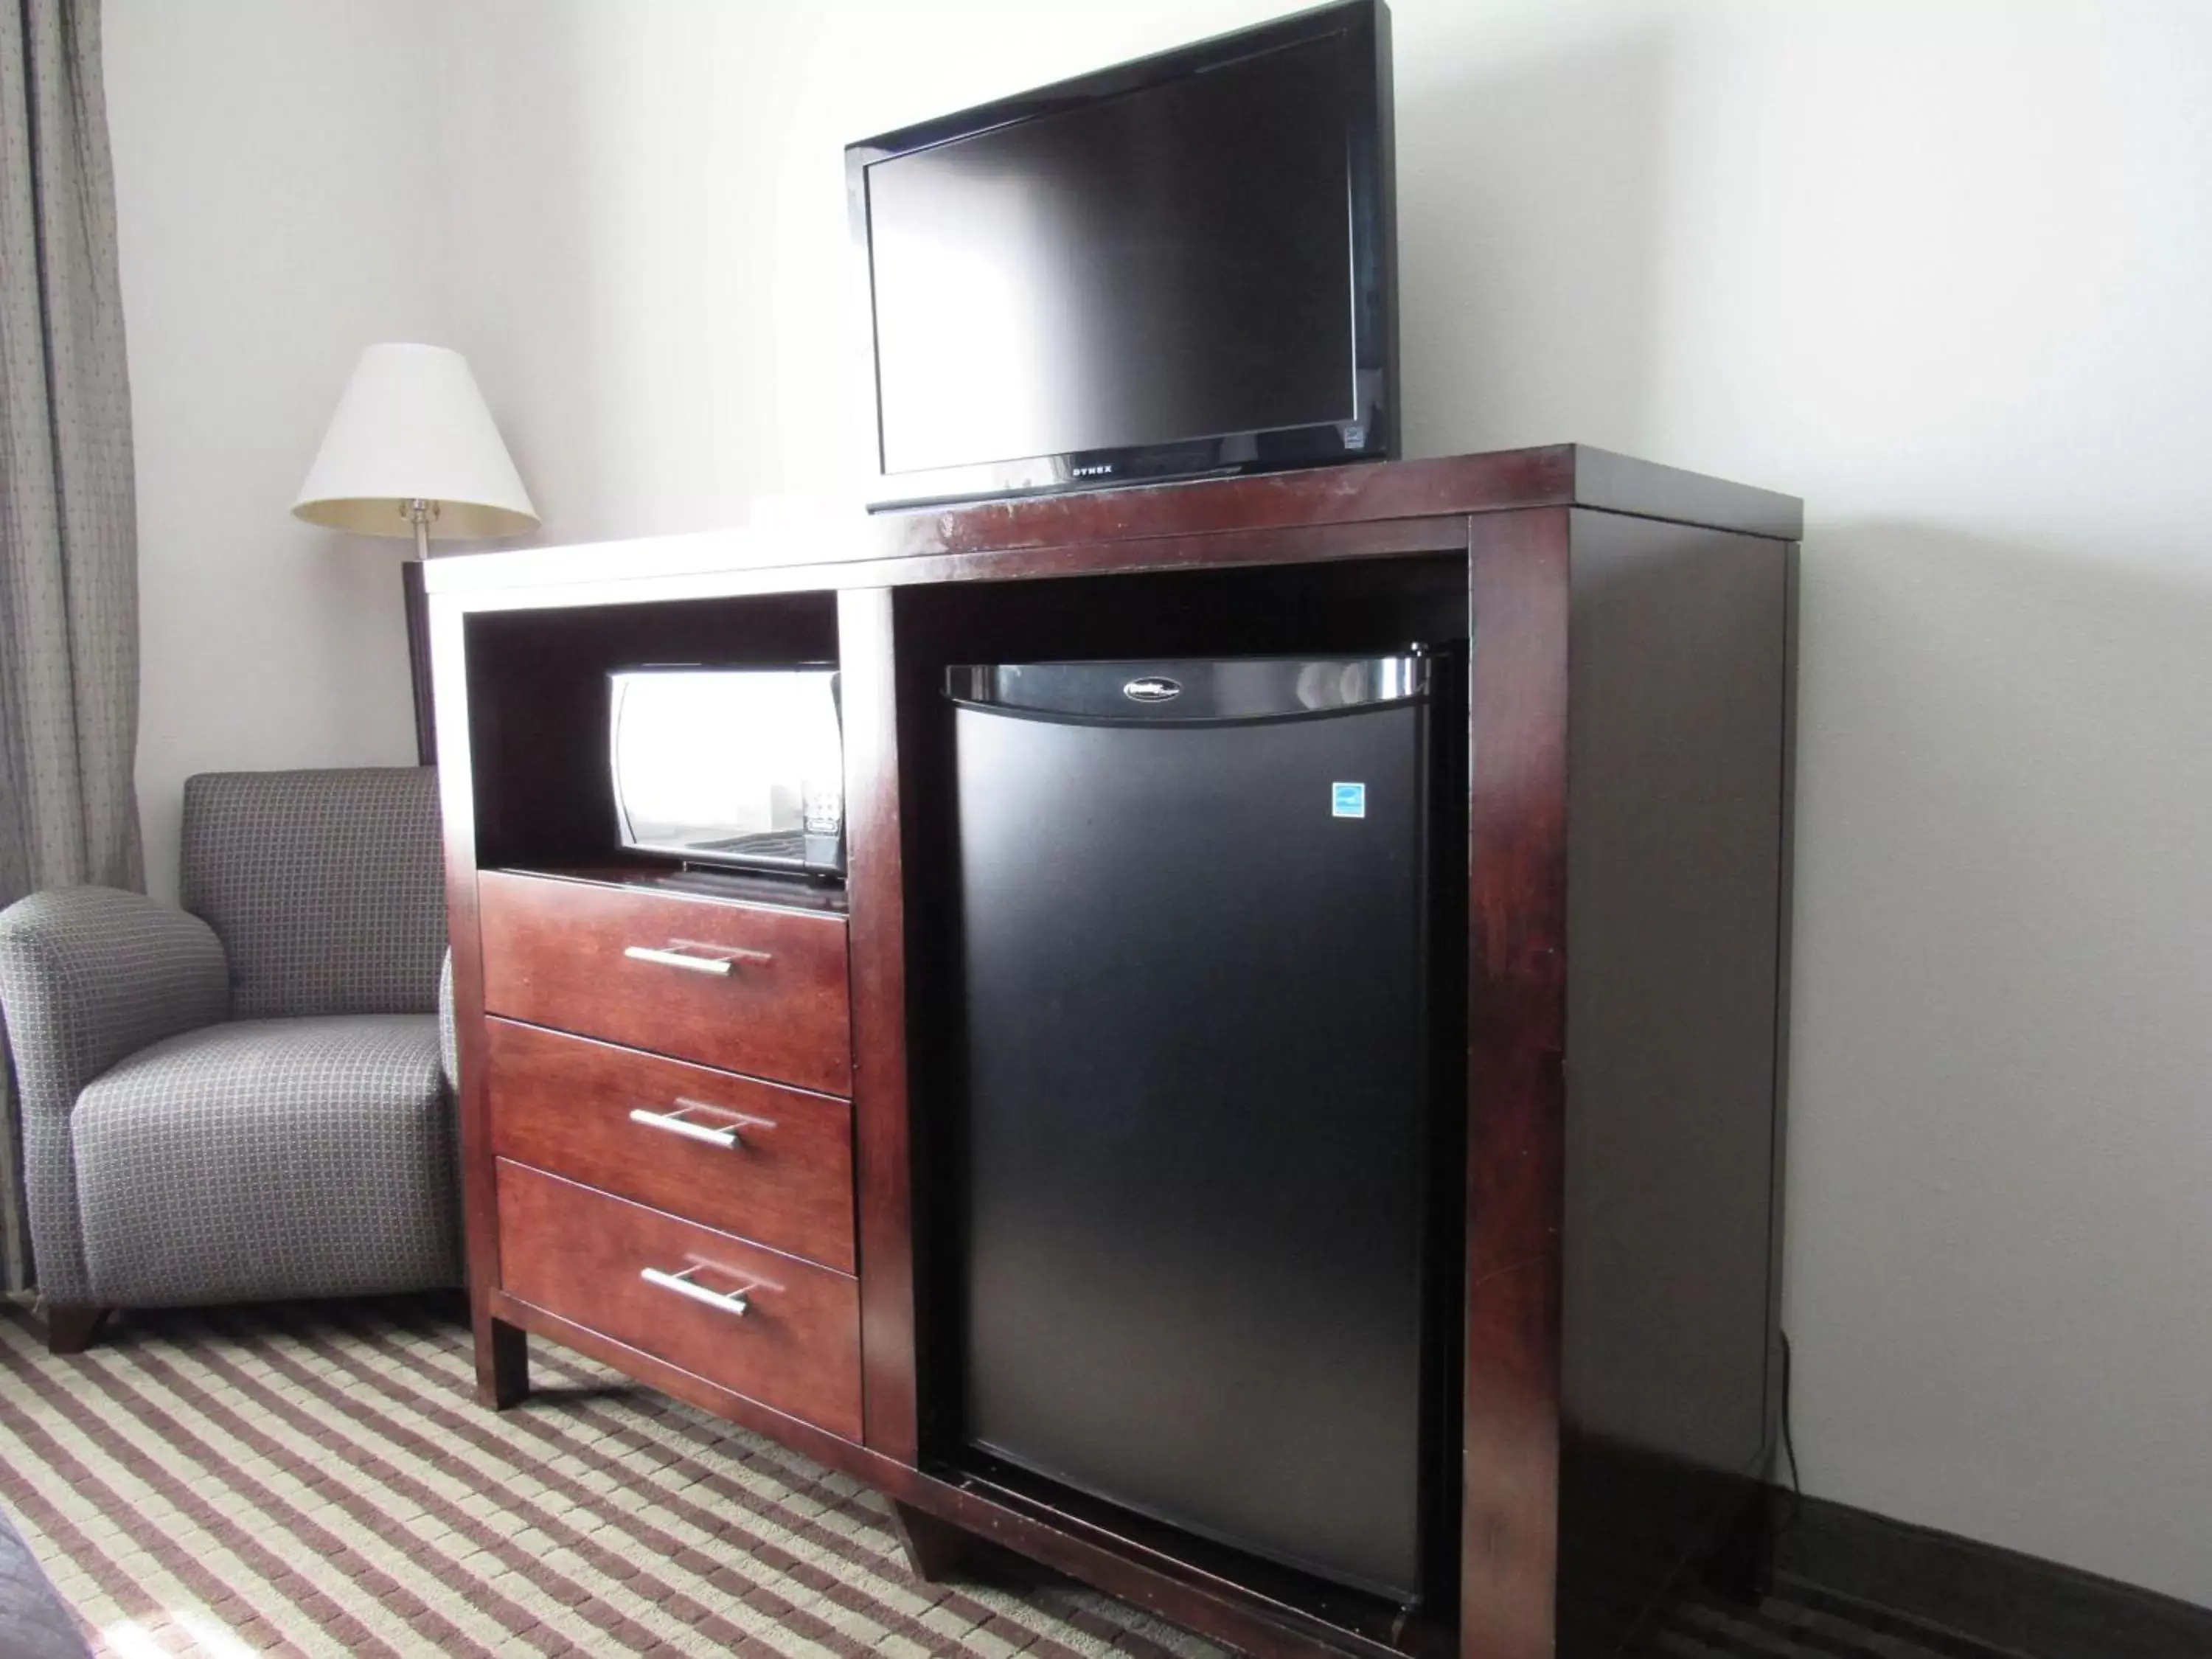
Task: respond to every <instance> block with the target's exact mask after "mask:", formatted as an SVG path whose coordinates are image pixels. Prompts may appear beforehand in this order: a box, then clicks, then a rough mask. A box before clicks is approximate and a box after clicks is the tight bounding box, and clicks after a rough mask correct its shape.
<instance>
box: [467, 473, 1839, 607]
mask: <svg viewBox="0 0 2212 1659" xmlns="http://www.w3.org/2000/svg"><path fill="white" fill-rule="evenodd" d="M1529 507H1589V508H1594V509H1596V510H1600V511H1605V512H1613V513H1631V514H1633V515H1635V516H1637V517H1639V518H1647V519H1658V520H1668V521H1671V522H1676V523H1681V524H1692V525H1701V526H1707V527H1709V528H1712V529H1717V530H1728V531H1735V532H1741V533H1744V534H1747V535H1754V536H1763V537H1767V538H1772V539H1775V540H1778V541H1784V542H1790V541H1795V540H1796V539H1797V538H1799V537H1800V536H1801V535H1802V531H1803V526H1804V509H1803V504H1802V502H1801V501H1798V500H1797V498H1796V497H1795V496H1790V495H1778V494H1776V493H1774V492H1773V491H1771V490H1765V489H1753V488H1751V487H1750V486H1748V485H1744V484H1736V483H1728V482H1726V481H1724V480H1722V479H1718V478H1713V477H1706V476H1705V475H1703V474H1700V473H1694V472H1686V471H1680V470H1679V469H1677V468H1674V467H1666V466H1660V465H1656V464H1654V463H1651V462H1648V461H1639V460H1636V459H1632V458H1630V457H1627V456H1623V455H1617V454H1613V453H1611V452H1609V451H1606V450H1601V449H1595V448H1592V447H1589V446H1588V445H1584V444H1555V445H1550V446H1547V447H1541V448H1533V449H1510V450H1497V451H1492V452H1491V453H1486V454H1480V455H1455V456H1445V457H1439V458H1437V459H1427V460H1410V461H1384V462H1376V463H1370V464H1366V465H1352V466H1336V467H1319V468H1312V469H1309V470H1306V471H1295V472H1278V473H1266V474H1261V475H1258V476H1255V477H1235V478H1210V479H1201V480H1195V481H1191V482H1187V483H1168V484H1157V485H1151V486H1146V487H1139V488H1122V489H1100V490H1085V491H1077V492H1071V493H1068V494H1063V495H1036V496H1030V497H1025V498H1023V499H1018V500H1012V501H984V502H978V503H975V504H972V505H968V506H962V507H933V508H921V509H915V510H911V511H905V512H897V513H876V514H864V513H859V512H857V511H855V512H853V513H848V514H844V515H842V516H838V517H834V518H827V519H823V520H817V521H814V522H811V523H806V524H803V525H794V526H754V527H751V528H747V529H736V530H715V531H703V532H696V533H693V534H690V535H673V536H655V537H647V538H639V539H636V540H630V541H608V542H593V543H583V544H574V545H569V546H561V547H534V548H523V549H517V550H511V551H507V552H486V553H474V554H466V555H461V556H441V557H440V558H437V559H435V560H432V561H431V562H429V564H428V568H427V570H426V585H427V586H428V589H429V591H430V592H433V593H439V594H448V593H450V594H471V595H477V596H482V597H484V598H489V596H491V595H493V594H496V593H500V592H517V591H521V590H529V589H533V588H544V587H556V586H568V585H573V584H578V583H596V582H606V581H610V580H619V581H624V582H634V581H639V580H651V579H655V578H659V579H684V578H693V579H696V578H702V577H710V576H712V575H714V574H716V573H745V574H747V575H749V576H750V577H752V578H754V579H756V580H758V579H764V578H767V579H773V578H775V577H778V576H779V575H781V578H782V579H781V580H773V585H774V586H778V587H782V588H786V589H788V588H791V587H793V586H820V587H837V586H855V585H860V586H867V585H873V583H874V582H875V581H879V580H884V579H886V576H887V575H889V574H890V573H889V572H888V571H887V570H886V567H887V566H890V565H896V564H900V563H904V562H946V561H954V562H963V563H965V562H969V561H974V560H978V559H981V560H988V559H990V558H992V557H993V556H1001V555H1008V554H1018V553H1020V552H1023V551H1024V550H1036V549H1040V548H1059V547H1071V548H1072V547H1078V546H1089V547H1097V548H1100V549H1102V550H1108V549H1111V548H1112V547H1113V546H1114V545H1115V544H1130V543H1145V542H1152V541H1158V540H1162V539H1165V538H1189V537H1201V536H1210V535H1220V534H1223V533H1225V532H1255V531H1261V532H1265V531H1269V530H1287V529H1294V528H1296V529H1312V528H1315V527H1320V526H1373V525H1378V524H1385V523H1388V522H1389V521H1392V520H1429V519H1449V518H1453V517H1457V516H1461V515H1464V514H1468V513H1498V512H1510V511H1515V510H1519V509H1524V508H1529Z"/></svg>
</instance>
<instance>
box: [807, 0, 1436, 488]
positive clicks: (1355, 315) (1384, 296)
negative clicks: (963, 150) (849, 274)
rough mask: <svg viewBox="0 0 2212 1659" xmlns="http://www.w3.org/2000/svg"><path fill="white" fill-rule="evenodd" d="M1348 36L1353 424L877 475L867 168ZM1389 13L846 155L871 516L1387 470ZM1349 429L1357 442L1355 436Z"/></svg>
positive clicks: (1192, 49) (1325, 14)
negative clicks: (1227, 480)
mask: <svg viewBox="0 0 2212 1659" xmlns="http://www.w3.org/2000/svg"><path fill="white" fill-rule="evenodd" d="M1336 34H1348V35H1350V37H1351V40H1352V52H1351V53H1350V58H1351V63H1352V85H1351V87H1350V88H1349V89H1348V90H1349V92H1350V94H1351V100H1350V107H1351V120H1350V123H1349V129H1348V132H1347V149H1348V164H1347V172H1346V186H1347V189H1348V191H1349V193H1350V196H1351V203H1352V380H1353V400H1354V401H1353V407H1354V410H1355V415H1354V419H1353V420H1352V422H1335V421H1327V422H1316V423H1314V424H1312V425H1308V426H1298V427H1278V428H1261V429H1253V430H1247V431H1241V432H1224V433H1215V434H1212V435H1206V436H1202V437H1194V438H1189V439H1184V440H1179V441H1175V442H1170V443H1158V444H1136V445H1129V446H1127V447H1119V448H1112V449H1091V450H1074V451H1069V452H1066V453H1060V454H1054V455H1032V456H1024V457H1021V458H1018V459H1010V460H997V461H982V462H976V463H973V464H970V465H960V466H951V467H933V468H927V469H921V470H917V471H908V472H887V471H884V442H883V403H882V397H881V391H880V386H879V383H878V362H877V355H876V324H875V268H874V259H873V257H872V242H871V238H870V234H869V220H868V169H869V168H870V167H873V166H875V165H876V164H877V163H878V162H880V161H890V160H891V159H893V158H894V157H896V156H900V155H912V154H914V153H915V152H916V151H918V150H923V149H931V148H933V147H934V146H936V145H939V144H943V143H950V142H951V141H952V140H954V139H957V138H966V137H974V136H975V135H976V134H978V133H982V132H987V131H992V130H993V129H995V128H999V127H1004V126H1010V125H1014V124H1016V123H1018V122H1022V121H1028V120H1034V119H1036V118H1038V117H1040V116H1043V115H1052V114H1060V113H1064V112H1066V111H1068V110H1070V109H1073V108H1076V107H1079V106H1082V105H1085V104H1095V103H1101V102H1103V101H1105V100H1108V99H1111V98H1118V97H1121V96H1124V95H1126V94H1129V93H1132V92H1137V91H1141V90H1143V89H1145V88H1148V87H1154V86H1159V85H1162V84H1164V83H1166V82H1172V81H1177V80H1182V79H1185V78H1187V77H1188V76H1195V75H1202V74H1204V73H1206V71H1207V70H1215V69H1219V68H1222V67H1224V66H1225V65H1227V64H1235V63H1241V62H1243V61H1245V60H1247V59H1249V58H1255V57H1260V56H1263V55H1265V54H1267V53H1269V52H1278V51H1280V50H1282V49H1283V48H1285V47H1287V46H1302V45H1304V44H1307V43H1309V42H1311V41H1315V40H1326V39H1328V37H1329V36H1332V35H1336ZM1391 125H1392V122H1391V93H1390V13H1389V7H1388V6H1387V5H1386V4H1385V3H1384V0H1337V3H1334V4H1330V5H1324V6H1317V7H1315V8H1314V9H1310V10H1308V11H1302V12H1297V13H1295V14H1293V15H1291V16H1288V17H1283V18H1279V19H1276V20H1275V21H1272V22H1267V23H1262V24H1260V25H1258V26H1257V27H1252V28H1247V29H1239V30H1237V31H1235V32H1234V33H1228V34H1220V35H1216V36H1213V37H1212V39H1210V40H1200V41H1196V42H1194V43H1193V44H1191V45H1189V46H1179V47H1176V48H1174V49H1173V50H1171V51H1168V52H1160V53H1158V54H1156V55H1155V56H1152V57H1150V58H1138V59H1136V60H1134V61H1133V62H1130V63H1126V64H1115V65H1114V66H1113V67H1112V68H1110V69H1103V70H1096V71H1094V72H1092V73H1091V74H1088V75H1081V76H1074V77H1073V78H1072V79H1069V80H1066V81H1060V82H1054V84H1052V85H1051V86H1048V87H1040V88H1036V90H1035V91H1031V92H1024V93H1019V94H1015V95H1014V96H1012V97H1010V98H1002V99H999V100H994V101H993V102H991V103H988V104H981V105H978V106H975V107H974V108H972V109H966V110H961V111H959V112H956V113H954V114H951V115H944V116H939V117H937V118H934V119H933V120H928V121H922V122H919V123H916V124H915V125H912V126H908V127H902V128H900V129H899V130H898V131H895V132H889V133H884V134H883V135H881V136H879V137H874V138H864V139H862V140H860V142H858V143H853V144H848V145H847V146H846V148H845V193H846V203H847V208H848V213H849V216H850V222H851V229H852V245H853V255H854V261H855V268H856V274H857V289H858V295H859V301H858V304H857V305H856V307H855V312H856V316H857V325H856V328H855V331H854V332H855V341H854V349H855V356H856V361H857V367H858V374H859V379H860V387H861V397H862V406H863V407H864V408H865V409H866V410H867V413H868V426H867V439H868V446H869V456H870V461H869V469H868V485H867V492H866V494H867V504H868V508H869V510H870V511H871V512H879V511H884V510H887V509H891V508H896V507H936V506H943V505H946V504H948V503H951V502H957V501H987V500H992V499H995V498H1000V497H1005V496H1013V495H1053V494H1059V493H1063V492H1067V491H1073V490H1086V489H1114V488H1119V487H1124V486H1127V485H1132V484H1155V483H1175V482H1180V481H1185V480H1189V479H1194V478H1207V477H1228V476H1231V475H1235V474H1240V473H1254V472H1278V471H1291V470H1294V469H1298V468H1304V467H1312V466H1328V465H1342V464H1346V463H1350V462H1359V461H1376V460H1395V459H1397V456H1398V453H1399V443H1400V432H1399V416H1398V291H1397V240H1398V239H1397V223H1396V205H1395V196H1396V176H1395V155H1394V154H1393V144H1392V135H1391ZM1355 429H1356V436H1355V435H1354V430H1355Z"/></svg>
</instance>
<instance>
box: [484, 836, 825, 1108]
mask: <svg viewBox="0 0 2212 1659" xmlns="http://www.w3.org/2000/svg"><path fill="white" fill-rule="evenodd" d="M477 915H478V924H479V926H480V927H481V928H482V930H483V976H484V1008H485V1011H486V1012H489V1013H494V1014H504V1015H506V1016H507V1017H508V1018H511V1019H520V1020H526V1021H528V1022H529V1023H530V1024H532V1025H550V1026H554V1027H556V1028H557V1029H559V1030H564V1031H579V1032H581V1033H583V1034H584V1035H585V1036H595V1037H604V1038H605V1039H606V1040H607V1041H609V1042H620V1043H624V1044H627V1045H628V1046H629V1047H631V1048H650V1049H652V1050H653V1052H654V1053H656V1054H673V1055H675V1056H676V1057H677V1058H678V1059H679V1060H696V1061H698V1062H700V1063H701V1064H702V1065H706V1066H718V1067H720V1068H721V1069H722V1070H725V1071H731V1072H744V1073H748V1074H749V1075H750V1076H753V1077H764V1078H772V1079H775V1081H777V1082H779V1083H794V1084H797V1085H799V1087H800V1088H803V1089H812V1090H815V1091H817V1092H819V1093H822V1094H830V1095H846V1094H850V1093H851V1092H852V1088H853V1038H852V1018H851V1015H850V1013H849V1012H848V1007H847V1002H846V988H845V922H844V919H843V918H842V917H841V916H832V915H819V914H810V913H808V912H805V911H803V910H784V909H778V908H774V907H772V906H769V905H757V904H734V903H730V902H725V901H722V900H719V899H713V898H694V897H690V896H684V895H679V894H672V893H665V892H647V891H644V890H640V889H637V888H635V887H623V886H618V885H613V884H599V883H593V882H584V881H563V880H561V879H558V878H553V877H547V876H523V875H516V874H513V873H512V872H507V871H500V870H494V871H487V872H485V873H483V875H480V876H479V877H477Z"/></svg>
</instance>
